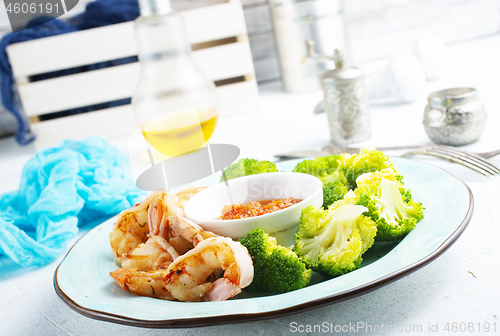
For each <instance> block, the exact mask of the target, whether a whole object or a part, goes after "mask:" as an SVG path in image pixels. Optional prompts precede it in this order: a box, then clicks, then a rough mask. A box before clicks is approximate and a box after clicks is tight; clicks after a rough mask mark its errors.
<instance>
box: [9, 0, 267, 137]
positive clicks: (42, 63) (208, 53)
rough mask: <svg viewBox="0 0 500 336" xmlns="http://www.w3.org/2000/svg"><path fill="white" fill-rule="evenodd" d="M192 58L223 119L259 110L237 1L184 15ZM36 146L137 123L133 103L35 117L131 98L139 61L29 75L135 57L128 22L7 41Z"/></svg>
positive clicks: (117, 132) (127, 129)
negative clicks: (212, 88)
mask: <svg viewBox="0 0 500 336" xmlns="http://www.w3.org/2000/svg"><path fill="white" fill-rule="evenodd" d="M182 15H183V17H184V20H185V23H186V29H187V35H188V39H189V42H190V43H191V45H192V46H193V49H194V51H193V57H194V59H195V61H196V62H197V63H198V65H199V66H200V68H201V69H202V70H203V71H204V72H205V73H206V74H207V75H208V76H209V77H210V78H211V79H212V80H213V81H214V82H216V84H218V86H217V93H218V96H219V103H220V105H219V109H220V113H221V115H222V116H224V115H227V114H232V113H238V112H248V111H252V110H255V109H256V108H257V100H258V91H257V84H256V81H255V73H254V67H253V63H252V55H251V51H250V46H249V43H248V37H247V32H246V26H245V20H244V16H243V10H242V7H241V3H240V0H228V1H227V2H223V3H220V4H215V5H211V6H205V7H200V8H195V9H189V10H186V11H183V12H182ZM7 53H8V55H9V60H10V63H11V66H12V70H13V72H14V77H15V79H16V82H17V86H18V90H19V94H20V97H21V102H22V105H23V108H24V111H25V113H26V115H27V116H28V117H30V120H31V129H32V130H33V132H35V134H36V135H37V140H36V146H37V147H43V146H49V145H55V144H57V143H59V142H60V141H61V140H63V139H68V138H71V139H81V138H84V137H86V136H88V135H90V134H100V135H103V136H105V137H107V138H112V137H117V136H126V135H128V134H130V133H131V132H132V131H133V129H134V128H135V125H134V121H133V117H132V107H131V105H124V106H120V107H115V108H109V109H103V110H97V111H92V112H87V113H82V114H79V115H74V116H67V117H61V118H55V119H50V120H44V121H40V116H46V115H50V114H52V113H55V112H59V111H65V110H70V109H74V108H79V107H85V106H91V105H95V104H99V103H106V102H111V101H115V100H118V99H124V98H130V97H131V96H132V93H133V90H134V88H135V84H136V82H137V79H138V76H139V70H140V65H139V63H129V64H125V65H120V66H114V67H109V68H104V69H99V70H94V71H88V72H83V73H78V74H73V75H68V76H62V77H57V78H52V79H47V80H41V81H35V82H31V81H30V76H33V75H38V74H43V73H47V72H52V71H57V70H64V69H69V68H73V67H78V66H84V65H89V64H94V63H99V62H105V61H111V60H115V59H120V58H125V57H130V56H135V55H137V46H136V42H135V35H134V31H133V22H126V23H121V24H116V25H112V26H107V27H101V28H95V29H89V30H84V31H79V32H75V33H70V34H64V35H59V36H53V37H47V38H43V39H38V40H34V41H29V42H23V43H16V44H12V45H10V46H9V47H8V48H7Z"/></svg>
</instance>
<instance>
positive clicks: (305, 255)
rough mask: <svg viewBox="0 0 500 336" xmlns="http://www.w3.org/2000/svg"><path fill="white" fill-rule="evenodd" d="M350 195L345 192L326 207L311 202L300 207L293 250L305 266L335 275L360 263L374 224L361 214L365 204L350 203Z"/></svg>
mask: <svg viewBox="0 0 500 336" xmlns="http://www.w3.org/2000/svg"><path fill="white" fill-rule="evenodd" d="M352 195H353V194H352V192H349V193H348V194H347V195H346V197H344V199H342V200H340V201H337V202H335V203H333V204H332V205H331V206H330V208H329V209H328V210H323V209H316V208H314V207H313V206H312V205H310V206H308V207H306V208H304V209H303V210H302V213H301V215H300V225H299V230H298V231H297V234H296V235H295V247H294V248H293V250H294V251H295V253H297V255H298V256H299V257H300V259H301V260H302V261H303V262H305V263H306V266H307V267H308V268H311V269H312V270H314V271H316V272H318V273H321V274H323V275H326V276H337V275H342V274H345V273H347V272H350V271H353V270H355V269H357V268H359V266H360V265H361V262H362V261H363V259H362V255H363V253H365V252H366V250H368V249H369V248H370V247H371V246H372V245H373V241H374V237H375V235H376V233H377V226H376V224H375V223H374V222H373V221H372V220H371V219H370V217H365V216H363V213H364V212H366V211H367V209H366V208H365V207H363V206H359V205H354V204H352V203H353V202H355V197H348V196H352ZM354 196H355V195H354Z"/></svg>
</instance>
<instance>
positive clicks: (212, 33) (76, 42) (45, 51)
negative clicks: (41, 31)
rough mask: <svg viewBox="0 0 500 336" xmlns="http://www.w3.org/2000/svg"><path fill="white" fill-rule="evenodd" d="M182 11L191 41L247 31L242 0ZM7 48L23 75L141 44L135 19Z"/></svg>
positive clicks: (127, 52)
mask: <svg viewBox="0 0 500 336" xmlns="http://www.w3.org/2000/svg"><path fill="white" fill-rule="evenodd" d="M182 14H183V16H184V20H185V23H186V27H187V35H188V39H189V42H190V43H191V44H196V43H202V42H207V41H212V40H219V39H224V38H227V37H232V36H238V35H242V34H245V33H246V27H245V21H244V19H243V14H242V10H241V4H240V2H239V0H231V2H227V3H221V4H217V5H213V6H209V7H201V8H196V9H190V10H186V11H184V12H182ZM7 52H8V54H9V59H10V62H11V66H12V69H13V71H14V73H15V75H16V77H22V76H30V75H35V74H40V73H46V72H51V71H56V70H61V69H68V68H73V67H77V66H81V65H87V64H93V63H98V62H104V61H109V60H113V59H119V58H123V57H128V56H133V55H137V46H136V43H135V34H134V31H133V22H126V23H120V24H116V25H111V26H107V27H100V28H96V29H88V30H84V31H79V32H75V33H70V34H64V35H59V36H52V37H47V38H43V39H38V40H33V41H29V42H22V43H16V44H12V45H10V46H9V47H8V48H7ZM34 57H36V62H35V61H33V58H34Z"/></svg>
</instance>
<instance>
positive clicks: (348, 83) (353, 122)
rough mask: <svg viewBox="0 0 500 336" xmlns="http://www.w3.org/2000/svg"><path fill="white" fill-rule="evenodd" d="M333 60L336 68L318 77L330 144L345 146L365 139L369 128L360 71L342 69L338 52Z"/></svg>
mask: <svg viewBox="0 0 500 336" xmlns="http://www.w3.org/2000/svg"><path fill="white" fill-rule="evenodd" d="M333 60H334V62H335V69H334V70H331V71H327V72H325V73H324V74H323V75H322V76H321V86H322V87H323V93H324V95H325V102H324V105H325V110H326V114H327V116H328V123H329V125H330V134H331V137H332V142H333V143H335V144H339V145H347V144H351V143H355V142H361V141H364V140H367V139H369V138H370V137H371V127H370V114H369V109H368V98H367V95H366V89H365V83H364V75H363V71H361V70H360V69H358V68H354V67H345V66H344V57H343V55H342V53H341V52H340V51H339V50H338V49H337V50H335V53H334V55H333Z"/></svg>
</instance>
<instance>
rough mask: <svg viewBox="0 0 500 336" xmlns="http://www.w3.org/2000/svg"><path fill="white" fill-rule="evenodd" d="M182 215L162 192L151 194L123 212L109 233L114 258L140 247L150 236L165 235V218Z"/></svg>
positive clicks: (180, 210)
mask: <svg viewBox="0 0 500 336" xmlns="http://www.w3.org/2000/svg"><path fill="white" fill-rule="evenodd" d="M183 213H184V211H183V210H182V209H180V208H178V207H176V206H175V204H174V203H173V201H172V199H171V197H170V196H169V195H168V194H167V193H166V192H163V191H156V192H153V193H152V194H151V195H149V197H148V198H146V199H145V200H144V201H142V202H141V203H138V204H136V205H134V206H133V207H132V208H130V209H127V210H124V211H122V212H121V213H120V214H119V215H118V217H117V219H116V222H115V225H114V226H113V230H112V231H111V234H110V243H111V248H112V250H113V253H114V255H115V257H117V258H118V259H120V258H122V257H123V256H124V255H126V254H127V253H129V252H131V251H132V250H134V249H135V248H136V247H137V246H139V244H141V243H145V242H146V241H147V240H148V238H149V236H150V235H159V234H160V233H163V234H164V233H165V231H166V230H167V228H166V226H167V223H166V218H167V217H168V216H175V215H182V214H183Z"/></svg>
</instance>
